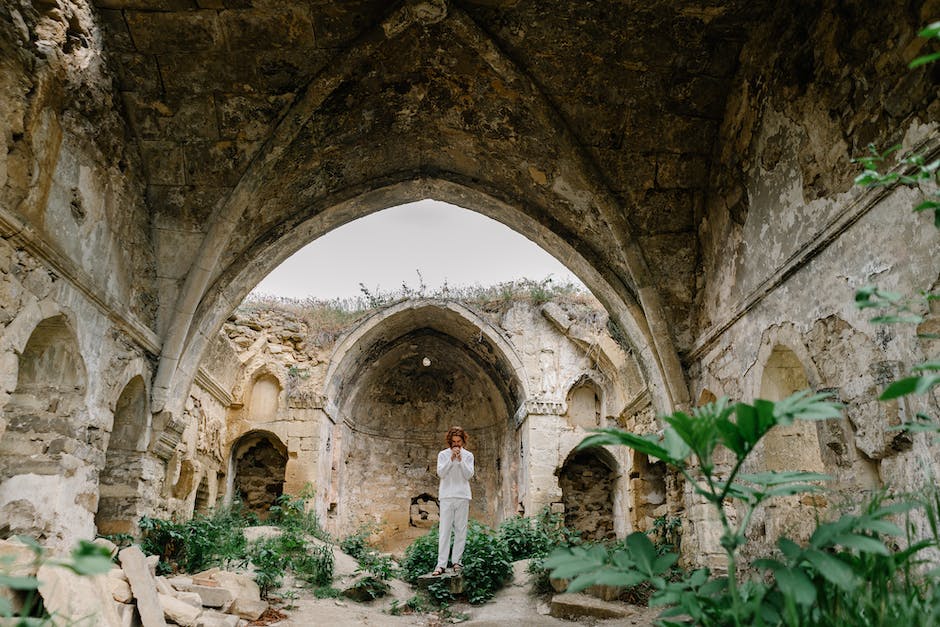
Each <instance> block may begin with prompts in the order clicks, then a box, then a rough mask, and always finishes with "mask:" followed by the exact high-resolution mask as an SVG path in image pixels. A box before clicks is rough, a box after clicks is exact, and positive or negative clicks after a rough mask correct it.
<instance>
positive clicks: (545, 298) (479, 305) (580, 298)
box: [234, 273, 603, 345]
mask: <svg viewBox="0 0 940 627" xmlns="http://www.w3.org/2000/svg"><path fill="white" fill-rule="evenodd" d="M418 280H419V282H418V286H417V287H411V286H410V285H408V284H407V283H402V285H401V287H399V288H397V289H393V290H379V289H378V288H376V289H374V290H373V289H369V288H368V287H366V286H365V285H364V284H362V283H360V284H359V289H360V292H361V296H357V297H354V298H333V299H321V298H315V297H308V298H287V297H284V296H275V295H271V294H250V295H249V296H248V297H247V298H246V299H245V300H244V301H243V302H242V304H241V305H239V306H238V308H237V309H236V310H235V312H234V315H236V316H237V315H242V316H248V317H250V316H251V315H252V314H255V313H258V312H261V311H269V312H280V313H283V314H285V315H286V316H287V317H292V318H295V319H300V320H302V321H303V322H305V323H306V324H307V325H308V327H309V329H310V334H311V335H313V336H316V337H317V338H319V340H320V341H318V342H317V343H318V344H321V345H322V344H324V343H328V341H332V340H335V338H336V337H337V336H338V335H339V334H341V333H342V332H343V331H345V330H346V329H348V328H349V327H351V326H353V325H355V324H356V323H357V322H359V321H360V320H361V319H363V318H364V317H365V316H367V315H369V314H371V313H373V312H374V311H376V310H379V309H382V308H384V307H388V306H390V305H394V304H396V303H400V302H403V301H406V300H409V299H439V300H448V301H454V302H459V303H462V304H464V305H467V306H468V307H470V308H472V309H476V310H479V311H481V312H483V313H502V312H504V311H506V310H508V309H509V308H510V307H512V305H514V304H517V303H529V304H531V305H535V306H538V305H542V304H544V303H547V302H555V303H559V304H561V305H564V306H566V307H567V308H571V309H574V310H576V311H577V312H578V313H580V314H582V315H583V316H585V317H587V316H590V315H592V314H594V313H596V312H599V311H602V310H603V308H602V306H601V304H600V303H599V302H598V301H597V299H596V298H594V296H593V295H592V294H591V293H590V292H588V291H587V290H585V289H584V288H583V287H581V286H580V285H576V284H574V283H570V282H556V281H555V280H554V279H552V278H551V277H548V278H546V279H542V280H541V281H536V280H533V279H518V280H515V281H506V282H503V283H497V284H495V285H489V286H482V285H469V286H451V285H448V284H447V283H446V282H445V283H444V285H443V286H441V287H439V288H437V289H433V290H432V289H429V288H428V287H427V286H426V285H425V284H424V280H423V279H422V278H421V275H420V273H419V274H418ZM323 340H328V341H323Z"/></svg>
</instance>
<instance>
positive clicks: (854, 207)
mask: <svg viewBox="0 0 940 627" xmlns="http://www.w3.org/2000/svg"><path fill="white" fill-rule="evenodd" d="M931 4H932V5H933V9H931V8H930V6H929V5H931ZM868 8H871V7H868ZM934 9H936V3H926V4H925V5H924V6H923V8H922V10H921V12H920V13H908V12H905V11H899V10H898V8H897V7H893V8H892V7H887V6H881V5H879V7H878V8H877V9H876V10H875V13H873V14H872V13H868V12H867V10H868V9H866V10H865V11H866V12H865V14H864V16H861V15H859V13H858V12H859V11H861V9H859V8H858V7H855V8H853V7H845V6H841V5H840V7H838V8H836V7H835V6H834V5H833V4H828V5H827V6H826V7H825V8H824V9H823V10H822V11H820V12H819V14H818V16H816V17H815V18H813V19H809V20H792V19H791V18H792V16H790V15H789V14H788V15H787V17H786V18H784V17H783V13H784V12H788V11H789V8H786V9H784V8H783V7H781V9H780V14H779V15H778V16H776V17H775V18H774V19H773V20H771V21H770V22H769V23H768V24H767V25H765V26H764V27H762V29H759V30H758V31H757V32H755V33H754V37H753V38H752V41H751V42H750V43H749V44H748V45H746V46H745V48H744V50H743V52H742V55H741V63H742V69H741V70H740V72H739V76H741V77H742V78H741V80H740V81H739V82H738V86H737V88H736V90H735V91H734V93H733V94H732V96H731V98H730V99H729V103H728V108H727V110H726V116H725V120H724V123H723V126H722V138H723V148H722V150H721V152H720V154H719V155H717V164H718V166H720V167H716V166H713V169H712V193H711V196H710V202H709V207H708V210H707V214H706V219H705V220H704V221H703V222H702V224H701V228H700V237H701V240H702V243H703V268H704V272H703V279H704V289H703V290H702V291H701V292H700V303H701V305H702V306H701V308H700V318H699V324H698V329H699V331H698V338H697V339H696V340H695V341H694V342H693V344H692V345H691V346H690V348H689V350H688V351H686V354H685V356H684V359H685V361H686V363H688V364H689V377H690V382H691V385H692V388H693V389H692V397H693V398H698V397H699V395H701V394H702V393H703V391H704V390H706V389H707V390H709V391H710V392H712V393H714V394H716V395H718V396H722V395H726V396H729V397H731V398H742V399H751V398H755V397H757V396H759V395H760V394H761V392H762V390H761V379H762V375H763V374H764V368H765V366H766V365H767V362H768V360H769V359H770V357H771V355H772V353H773V351H774V348H775V347H776V346H783V347H785V348H786V349H789V350H791V351H793V353H794V354H795V355H796V356H797V357H798V359H799V361H800V363H801V365H802V367H803V369H804V371H805V375H806V379H807V381H808V383H809V385H810V387H812V388H813V389H816V390H827V391H831V392H833V394H834V395H835V396H836V398H837V400H839V401H841V402H842V403H844V404H845V406H846V411H845V414H844V418H843V419H842V420H837V421H829V422H825V423H819V424H817V425H814V428H815V430H816V432H817V436H818V441H819V447H820V451H819V456H820V458H821V461H822V463H823V466H824V468H823V470H825V471H826V472H827V473H829V474H831V475H833V477H834V481H833V483H832V486H831V487H832V488H833V489H834V490H835V491H836V492H835V493H832V494H829V495H827V496H826V497H825V498H823V499H822V500H821V501H819V500H813V501H812V502H811V503H810V502H807V503H804V504H803V505H808V506H809V507H808V509H805V510H804V511H803V513H802V515H799V516H793V515H787V512H784V511H782V510H779V509H778V510H777V511H776V512H773V511H768V510H765V511H763V512H759V513H758V514H757V515H756V516H755V519H754V532H753V535H754V538H753V539H755V540H757V542H756V544H755V545H754V547H753V549H754V551H760V550H762V547H761V544H762V543H764V544H770V543H772V542H773V541H774V540H775V537H776V536H777V535H778V534H780V533H787V534H790V535H791V536H793V537H801V536H805V534H806V533H808V531H809V530H810V529H811V527H812V525H813V519H814V517H813V514H812V512H811V511H810V510H811V509H813V508H816V507H820V506H822V507H823V509H822V510H821V513H822V514H823V515H825V514H826V511H827V510H826V509H825V507H826V505H827V504H828V505H837V506H838V505H844V503H843V502H842V501H843V500H844V497H840V496H839V492H842V493H843V494H844V493H845V492H846V491H848V492H849V493H851V494H853V499H852V501H850V502H854V503H857V502H858V495H859V493H862V494H864V493H865V492H866V491H869V490H872V489H876V488H878V487H880V486H882V485H889V486H891V487H893V488H897V489H901V490H904V489H913V488H916V487H917V483H918V481H920V480H923V479H924V478H926V477H928V476H931V473H932V472H934V471H936V470H937V469H938V468H937V460H938V459H940V457H938V452H940V451H938V450H936V447H933V446H932V445H931V444H930V441H929V440H928V439H926V438H924V437H923V436H912V435H910V434H905V433H898V432H896V431H889V430H888V428H889V427H891V426H893V425H897V424H898V423H899V422H900V421H902V420H905V419H910V418H911V417H912V416H913V412H914V411H921V410H928V413H929V414H931V415H934V416H936V415H938V411H937V410H938V405H937V399H936V396H928V397H917V398H912V399H908V400H905V401H902V402H900V403H880V402H878V401H877V396H878V395H879V394H880V392H881V390H882V389H883V388H884V387H885V385H886V384H887V383H888V382H889V381H891V380H893V379H894V378H897V377H899V376H900V375H902V374H903V373H906V372H907V371H908V370H909V368H910V367H911V366H912V365H913V364H915V363H918V362H919V361H921V360H923V359H924V358H925V353H924V350H923V346H922V345H921V343H919V342H918V340H917V339H916V338H915V335H914V329H913V328H911V327H910V326H905V325H893V326H884V325H875V324H872V323H870V322H869V318H870V317H871V316H872V315H873V314H871V313H870V312H869V311H859V310H857V309H856V308H855V307H854V303H853V300H854V293H855V290H857V289H858V288H860V287H863V286H865V285H869V284H877V285H879V286H880V287H882V288H885V289H890V290H895V291H898V292H901V293H904V294H910V295H913V294H915V293H916V292H917V291H918V290H925V289H930V288H931V286H934V285H936V282H937V278H938V276H940V235H938V231H937V230H936V229H935V228H934V227H933V225H932V216H928V215H923V214H913V213H912V211H911V210H912V207H913V206H914V205H916V204H917V202H919V201H918V200H917V198H918V195H917V194H916V193H915V192H913V191H911V190H908V189H896V190H887V191H885V190H868V191H866V190H862V189H859V188H857V187H853V185H852V179H853V177H854V175H855V174H856V173H858V171H859V168H858V166H856V165H853V164H852V163H851V162H850V159H851V158H852V157H854V156H860V155H863V154H866V153H867V149H866V148H865V146H866V144H867V143H868V142H874V143H875V144H876V145H877V146H880V147H887V146H890V145H891V144H892V143H895V142H900V143H901V144H902V145H903V147H902V152H903V151H906V150H909V149H912V148H916V149H919V150H922V151H926V152H927V153H928V154H929V153H931V152H934V153H935V152H936V146H937V139H938V128H940V127H938V124H937V122H936V120H937V119H938V113H940V109H938V107H940V99H938V98H937V95H938V94H937V90H936V69H928V70H923V69H921V70H917V71H909V70H907V69H906V67H905V65H906V63H907V61H909V60H910V59H911V58H913V57H914V56H916V54H918V51H919V50H920V47H921V46H922V45H923V42H922V40H920V41H919V40H917V39H916V37H915V36H914V33H915V32H916V28H917V26H918V25H919V24H921V23H922V22H923V21H924V20H926V19H927V18H930V17H934V15H933V13H935V12H936V11H935V10H934ZM879 12H890V16H889V15H887V14H885V15H880V13H879ZM889 17H891V18H893V19H889ZM898 18H900V19H898ZM786 24H794V25H797V26H790V27H787V26H786ZM799 24H804V25H806V26H803V27H800V26H798V25H799ZM875 24H877V25H878V27H877V28H876V27H875V26H874V25H875ZM867 25H872V26H871V27H870V28H869V27H868V26H867ZM801 28H802V30H801ZM764 29H767V32H765V31H764ZM771 31H773V32H777V33H778V35H780V34H782V36H778V37H775V38H773V42H774V46H775V50H784V49H788V48H790V47H791V46H792V49H793V50H794V51H795V54H792V55H789V56H787V57H784V56H783V55H778V54H776V53H774V52H772V51H767V50H766V45H767V42H769V41H771V39H768V38H767V35H768V34H769V32H771ZM931 73H932V74H931ZM762 453H767V452H766V451H763V452H762V451H758V457H759V458H760V457H761V456H762ZM767 454H769V453H767ZM755 463H756V464H758V465H761V464H762V462H761V461H760V459H758V460H756V462H755ZM807 469H810V468H807ZM687 498H688V499H689V502H690V504H692V503H694V499H692V497H691V495H690V494H688V495H687ZM690 507H691V508H692V509H691V514H690V517H689V519H688V520H687V521H686V524H687V528H686V539H685V540H684V543H683V547H684V549H688V550H690V551H691V552H693V553H697V554H699V555H702V556H708V555H715V554H718V553H720V547H718V545H717V544H715V542H716V541H717V534H715V533H714V529H713V528H712V529H711V530H710V531H708V530H705V529H706V527H708V524H707V520H706V518H707V517H708V515H707V514H706V513H705V510H704V509H703V508H701V507H699V506H698V505H695V504H692V505H690ZM832 509H834V508H832ZM832 509H829V510H828V511H832ZM791 513H792V512H791ZM696 524H698V528H699V532H697V533H689V531H690V529H689V526H690V525H691V526H695V525H696ZM697 543H700V544H697ZM706 561H707V559H706Z"/></svg>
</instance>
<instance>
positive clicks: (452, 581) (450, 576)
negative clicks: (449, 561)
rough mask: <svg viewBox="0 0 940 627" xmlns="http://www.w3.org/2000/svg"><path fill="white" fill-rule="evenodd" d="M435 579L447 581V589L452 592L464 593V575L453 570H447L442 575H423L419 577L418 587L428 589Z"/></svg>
mask: <svg viewBox="0 0 940 627" xmlns="http://www.w3.org/2000/svg"><path fill="white" fill-rule="evenodd" d="M435 581H446V582H447V590H448V592H450V593H451V594H462V593H463V575H458V574H456V573H453V572H448V571H445V572H444V574H442V575H437V576H434V575H432V574H431V573H428V574H427V575H421V576H420V577H418V587H419V588H421V589H427V587H428V586H430V585H431V584H432V583H434V582H435Z"/></svg>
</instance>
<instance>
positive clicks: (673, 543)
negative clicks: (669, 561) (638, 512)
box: [647, 514, 682, 555]
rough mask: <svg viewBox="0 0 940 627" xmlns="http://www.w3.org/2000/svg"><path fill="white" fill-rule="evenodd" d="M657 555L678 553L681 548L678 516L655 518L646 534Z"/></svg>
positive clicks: (680, 525)
mask: <svg viewBox="0 0 940 627" xmlns="http://www.w3.org/2000/svg"><path fill="white" fill-rule="evenodd" d="M647 535H649V536H650V540H652V541H653V545H654V546H655V547H656V552H657V553H658V554H659V555H665V554H666V553H678V552H679V550H680V549H681V547H682V519H681V518H679V517H678V516H666V515H665V514H663V515H662V516H657V517H656V518H655V519H654V520H653V528H652V529H651V530H650V531H649V532H648V534H647Z"/></svg>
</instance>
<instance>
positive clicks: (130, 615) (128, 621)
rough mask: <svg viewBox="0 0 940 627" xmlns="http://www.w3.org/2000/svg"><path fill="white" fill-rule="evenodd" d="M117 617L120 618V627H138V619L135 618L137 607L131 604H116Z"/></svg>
mask: <svg viewBox="0 0 940 627" xmlns="http://www.w3.org/2000/svg"><path fill="white" fill-rule="evenodd" d="M117 611H118V616H120V617H121V627H140V618H139V617H137V606H136V605H134V604H133V603H118V604H117Z"/></svg>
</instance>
